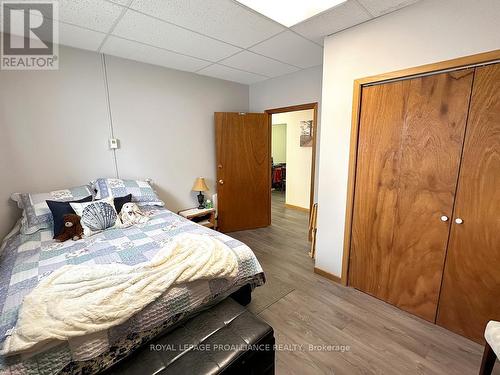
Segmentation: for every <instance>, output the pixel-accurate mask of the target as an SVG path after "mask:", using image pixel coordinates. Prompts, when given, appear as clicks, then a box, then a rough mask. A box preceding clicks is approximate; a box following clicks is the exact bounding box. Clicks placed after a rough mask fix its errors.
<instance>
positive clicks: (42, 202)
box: [11, 185, 93, 234]
mask: <svg viewBox="0 0 500 375" xmlns="http://www.w3.org/2000/svg"><path fill="white" fill-rule="evenodd" d="M89 195H91V196H93V192H92V188H91V187H90V186H88V185H83V186H77V187H74V188H70V189H63V190H55V191H51V192H49V193H38V194H22V193H15V194H12V196H11V198H12V200H14V201H16V202H17V205H18V206H19V208H20V209H22V210H23V217H22V220H21V233H22V234H33V233H35V232H37V231H39V230H40V229H44V228H50V227H51V226H52V224H53V220H52V213H51V212H50V209H49V206H48V205H47V201H48V200H55V201H60V202H68V201H73V200H78V199H82V198H85V197H88V196H89Z"/></svg>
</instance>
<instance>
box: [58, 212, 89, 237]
mask: <svg viewBox="0 0 500 375" xmlns="http://www.w3.org/2000/svg"><path fill="white" fill-rule="evenodd" d="M63 220H64V229H63V231H62V233H61V234H60V235H58V236H57V237H55V239H56V240H57V241H60V242H64V241H67V240H69V239H72V240H73V241H77V240H79V239H81V238H82V236H83V228H82V224H81V223H80V216H78V215H76V214H67V215H64V216H63Z"/></svg>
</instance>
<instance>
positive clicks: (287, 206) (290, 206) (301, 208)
mask: <svg viewBox="0 0 500 375" xmlns="http://www.w3.org/2000/svg"><path fill="white" fill-rule="evenodd" d="M285 207H286V208H291V209H292V210H297V211H303V212H309V208H304V207H300V206H294V205H293V204H288V203H285Z"/></svg>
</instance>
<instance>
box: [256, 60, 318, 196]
mask: <svg viewBox="0 0 500 375" xmlns="http://www.w3.org/2000/svg"><path fill="white" fill-rule="evenodd" d="M322 72H323V70H322V67H321V66H316V67H313V68H309V69H305V70H301V71H299V72H296V73H290V74H287V75H284V76H281V77H277V78H273V79H268V80H266V81H263V82H258V83H254V84H253V85H250V111H251V112H263V111H265V110H266V109H272V108H280V107H288V106H291V105H297V104H305V103H314V102H318V103H319V105H318V124H317V129H316V131H317V137H318V139H319V138H320V137H321V84H322V79H323V78H322ZM319 149H320V145H319V142H317V145H316V173H315V174H316V175H315V185H314V190H315V191H314V196H315V197H317V191H318V179H319V168H318V165H319V163H320V161H319Z"/></svg>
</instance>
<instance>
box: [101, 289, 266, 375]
mask: <svg viewBox="0 0 500 375" xmlns="http://www.w3.org/2000/svg"><path fill="white" fill-rule="evenodd" d="M274 342H275V341H274V334H273V329H272V327H271V326H269V325H268V324H267V323H265V322H264V321H262V320H261V319H259V318H257V317H256V316H255V315H253V314H252V313H250V312H249V311H247V310H246V309H245V308H244V307H242V306H241V305H240V304H238V303H236V302H235V301H233V300H232V299H231V298H227V299H226V300H225V301H223V302H221V303H219V304H218V305H216V306H214V307H212V308H210V309H208V310H205V311H203V312H202V313H200V314H199V315H197V316H195V317H193V318H191V319H189V320H188V321H187V322H186V323H185V324H183V325H180V326H178V327H176V328H175V329H174V330H173V331H171V332H169V333H167V334H166V335H164V336H162V337H160V338H157V339H155V340H153V341H151V342H150V343H149V344H146V345H145V346H144V347H143V348H142V349H139V350H138V351H137V352H135V353H134V354H132V355H131V356H130V357H128V358H126V359H124V360H123V361H122V362H120V363H118V364H117V365H116V366H114V367H112V368H111V369H110V370H109V372H108V373H110V374H128V375H139V374H140V375H153V374H164V375H167V374H182V375H184V374H192V375H198V374H252V375H256V374H274Z"/></svg>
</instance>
